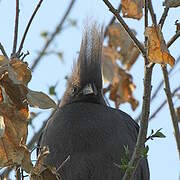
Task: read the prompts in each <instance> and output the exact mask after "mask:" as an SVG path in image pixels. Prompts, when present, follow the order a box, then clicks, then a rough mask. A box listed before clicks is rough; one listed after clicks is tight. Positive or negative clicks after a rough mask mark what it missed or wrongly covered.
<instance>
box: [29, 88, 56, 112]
mask: <svg viewBox="0 0 180 180" xmlns="http://www.w3.org/2000/svg"><path fill="white" fill-rule="evenodd" d="M27 100H28V103H29V105H30V106H32V107H38V108H41V109H49V108H56V107H57V105H56V103H55V102H54V101H53V100H52V99H51V98H50V97H49V96H48V95H46V94H44V93H43V92H37V91H32V90H30V89H28V94H27Z"/></svg>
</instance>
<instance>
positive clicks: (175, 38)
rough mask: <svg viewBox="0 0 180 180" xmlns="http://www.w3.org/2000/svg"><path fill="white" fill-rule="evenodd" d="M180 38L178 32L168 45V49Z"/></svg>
mask: <svg viewBox="0 0 180 180" xmlns="http://www.w3.org/2000/svg"><path fill="white" fill-rule="evenodd" d="M179 37H180V31H178V32H177V33H176V34H175V35H174V36H173V37H172V38H171V39H170V40H169V41H168V43H167V47H170V46H171V45H172V44H173V43H174V42H175V41H176V40H177V38H179Z"/></svg>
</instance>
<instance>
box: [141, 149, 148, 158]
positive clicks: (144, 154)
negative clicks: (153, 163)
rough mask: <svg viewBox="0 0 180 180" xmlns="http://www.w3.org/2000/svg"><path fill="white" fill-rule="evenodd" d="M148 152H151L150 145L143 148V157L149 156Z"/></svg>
mask: <svg viewBox="0 0 180 180" xmlns="http://www.w3.org/2000/svg"><path fill="white" fill-rule="evenodd" d="M148 152H149V146H146V147H145V148H143V150H142V154H141V156H142V157H143V158H146V157H147V156H148Z"/></svg>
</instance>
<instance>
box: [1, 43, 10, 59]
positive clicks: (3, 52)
mask: <svg viewBox="0 0 180 180" xmlns="http://www.w3.org/2000/svg"><path fill="white" fill-rule="evenodd" d="M0 50H1V52H2V54H3V55H4V56H5V57H6V59H9V57H8V55H7V54H6V51H5V49H4V47H3V45H2V44H1V43H0Z"/></svg>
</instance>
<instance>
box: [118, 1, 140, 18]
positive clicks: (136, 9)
mask: <svg viewBox="0 0 180 180" xmlns="http://www.w3.org/2000/svg"><path fill="white" fill-rule="evenodd" d="M121 5H122V13H123V17H127V18H133V19H138V20H139V19H141V18H142V16H143V11H142V10H143V0H121Z"/></svg>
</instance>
